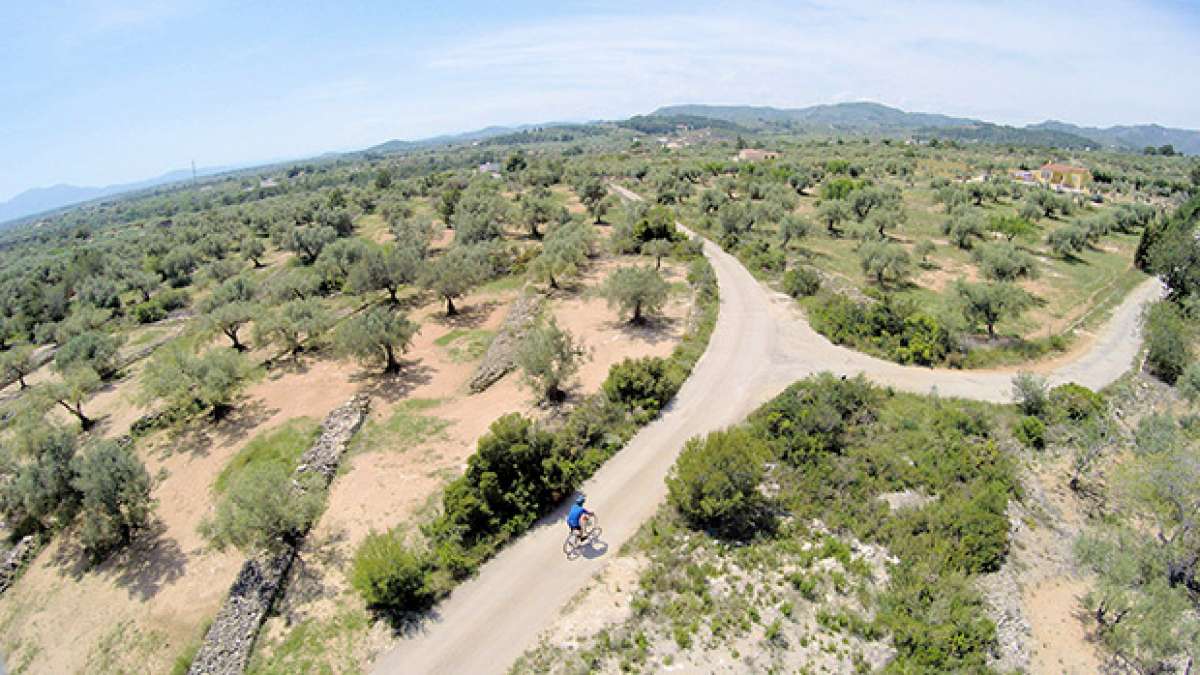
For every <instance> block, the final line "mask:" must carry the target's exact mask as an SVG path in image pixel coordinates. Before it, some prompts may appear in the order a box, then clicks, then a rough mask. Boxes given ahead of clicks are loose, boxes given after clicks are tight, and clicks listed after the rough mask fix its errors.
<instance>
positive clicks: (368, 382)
mask: <svg viewBox="0 0 1200 675" xmlns="http://www.w3.org/2000/svg"><path fill="white" fill-rule="evenodd" d="M433 374H434V369H433V368H431V367H429V366H428V365H425V363H423V362H421V361H413V360H408V359H401V360H400V370H399V371H397V372H394V373H380V372H378V371H361V372H358V373H356V374H354V375H351V376H350V381H351V382H354V383H358V384H361V386H360V388H359V391H360V392H362V393H364V394H368V395H369V396H371V397H372V398H379V399H382V400H384V401H387V402H388V403H393V402H395V401H398V400H399V399H402V398H404V397H406V396H408V395H409V394H411V393H412V391H413V390H414V389H416V388H417V387H419V386H421V385H424V384H429V383H430V382H431V381H433Z"/></svg>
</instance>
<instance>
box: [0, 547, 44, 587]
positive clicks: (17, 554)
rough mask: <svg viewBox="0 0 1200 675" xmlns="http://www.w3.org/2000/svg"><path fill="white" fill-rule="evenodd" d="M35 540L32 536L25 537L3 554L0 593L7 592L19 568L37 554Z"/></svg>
mask: <svg viewBox="0 0 1200 675" xmlns="http://www.w3.org/2000/svg"><path fill="white" fill-rule="evenodd" d="M37 550H38V547H37V540H35V539H34V538H33V536H32V535H27V536H25V537H22V538H21V541H18V542H17V545H16V546H14V547H12V549H10V550H9V551H7V552H5V553H4V557H3V559H0V593H4V591H7V590H8V587H9V586H11V585H12V583H13V582H14V581H16V579H17V575H19V574H20V573H21V568H22V567H24V566H25V563H26V562H28V561H29V559H30V558H32V557H33V555H34V554H35V553H37Z"/></svg>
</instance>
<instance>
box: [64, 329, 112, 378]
mask: <svg viewBox="0 0 1200 675" xmlns="http://www.w3.org/2000/svg"><path fill="white" fill-rule="evenodd" d="M120 346H121V341H120V340H119V339H117V338H116V337H114V336H112V335H108V334H106V333H101V332H100V331H96V330H87V331H84V332H82V333H80V334H78V335H76V336H74V337H72V338H70V339H68V340H67V341H66V342H65V343H64V344H63V345H62V347H59V349H58V351H57V352H55V354H54V368H55V369H56V370H58V371H59V372H60V373H66V372H68V371H70V370H74V369H75V368H77V367H80V366H85V367H87V368H90V369H91V370H93V371H94V372H95V373H96V374H97V375H99V376H100V377H101V379H104V378H108V377H111V376H112V375H114V374H116V372H117V349H118V348H119V347H120Z"/></svg>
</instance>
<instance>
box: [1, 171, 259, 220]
mask: <svg viewBox="0 0 1200 675" xmlns="http://www.w3.org/2000/svg"><path fill="white" fill-rule="evenodd" d="M235 168H237V167H230V166H221V167H208V168H204V169H196V175H197V176H211V175H213V174H218V173H221V172H224V171H231V170H233V169H235ZM191 177H192V170H191V169H176V170H175V171H169V172H167V173H164V174H162V175H161V176H157V177H155V178H150V179H147V180H142V181H137V182H134V183H121V184H119V185H107V186H105V187H81V186H78V185H66V184H59V185H53V186H50V187H40V188H33V189H31V190H26V191H24V192H22V193H20V194H18V195H17V196H15V197H13V198H12V199H10V200H8V201H6V202H0V223H5V222H8V221H10V220H16V219H18V218H24V217H26V216H32V215H37V214H39V213H44V212H46V211H53V210H54V209H59V208H62V207H64V206H70V205H72V204H80V203H83V202H87V201H91V200H93V199H100V198H103V197H111V196H113V195H118V194H121V193H123V192H133V191H134V190H144V189H146V188H152V187H157V186H159V185H167V184H168V183H177V182H179V181H184V180H189V179H190V178H191Z"/></svg>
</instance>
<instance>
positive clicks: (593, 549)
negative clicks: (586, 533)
mask: <svg viewBox="0 0 1200 675" xmlns="http://www.w3.org/2000/svg"><path fill="white" fill-rule="evenodd" d="M603 535H604V533H603V532H596V533H595V534H593V535H592V536H590V537H588V540H587V541H585V542H583V543H582V544H580V545H579V548H578V549H576V553H577V555H578V557H580V558H587V559H588V560H595V559H596V558H599V557H600V556H602V555H604V554H605V553H608V542H606V541H604V540H603V539H601V537H602V536H603Z"/></svg>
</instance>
